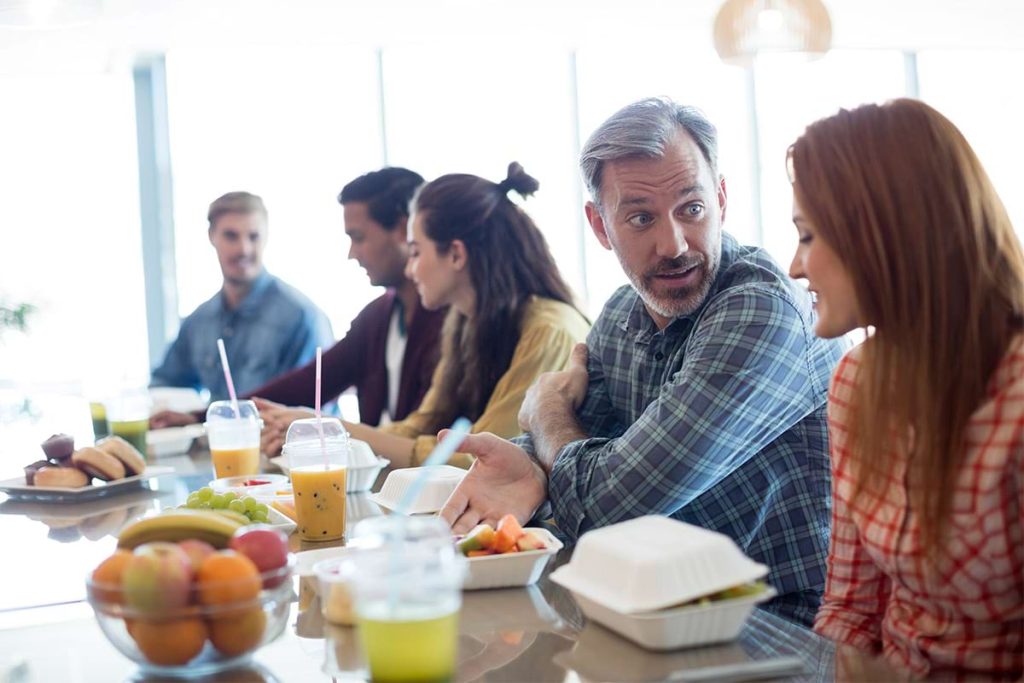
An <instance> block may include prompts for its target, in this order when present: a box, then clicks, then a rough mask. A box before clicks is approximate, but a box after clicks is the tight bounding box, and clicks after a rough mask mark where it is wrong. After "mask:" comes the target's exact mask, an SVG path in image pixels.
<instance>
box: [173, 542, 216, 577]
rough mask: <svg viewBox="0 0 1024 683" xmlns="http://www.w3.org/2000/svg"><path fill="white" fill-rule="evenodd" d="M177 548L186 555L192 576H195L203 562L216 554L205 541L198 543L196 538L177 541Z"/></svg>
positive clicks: (214, 549)
mask: <svg viewBox="0 0 1024 683" xmlns="http://www.w3.org/2000/svg"><path fill="white" fill-rule="evenodd" d="M178 547H179V548H181V549H182V550H184V551H185V554H186V555H188V559H189V563H190V564H191V565H192V574H197V573H198V572H199V566H200V565H201V564H202V563H203V560H205V559H206V558H207V557H209V556H210V555H213V554H214V553H215V552H217V549H216V548H214V547H213V546H212V545H210V544H209V543H207V542H206V541H200V540H199V539H198V538H190V539H188V540H187V541H178Z"/></svg>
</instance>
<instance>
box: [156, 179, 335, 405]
mask: <svg viewBox="0 0 1024 683" xmlns="http://www.w3.org/2000/svg"><path fill="white" fill-rule="evenodd" d="M207 219H208V220H209V224H210V228H209V236H210V244H212V245H213V247H214V249H215V250H216V251H217V258H218V259H219V261H220V269H221V273H222V274H223V276H224V284H223V286H222V287H221V290H220V291H219V292H218V293H217V294H215V295H214V296H213V297H212V298H211V299H210V300H209V301H206V302H205V303H203V304H201V305H200V306H199V307H198V308H197V309H196V310H195V311H193V312H192V314H191V315H190V316H188V317H187V318H185V320H184V321H183V322H182V323H181V329H180V331H179V332H178V338H177V339H175V340H174V343H172V344H171V347H170V349H169V350H168V351H167V356H166V357H165V358H164V362H163V364H162V365H160V367H158V368H156V369H155V370H153V377H152V381H151V382H150V386H154V387H161V386H169V387H194V388H195V389H203V388H205V389H209V391H210V400H214V401H216V400H221V399H225V398H227V397H228V389H227V383H226V382H225V380H224V371H223V370H222V368H221V364H220V356H219V354H218V351H217V339H218V338H223V339H224V345H225V347H226V349H227V354H228V362H229V363H230V364H231V375H232V379H233V380H234V383H235V389H236V390H237V391H238V393H239V395H241V394H245V393H246V392H248V391H250V390H252V389H255V388H256V387H258V386H260V385H262V384H263V383H265V382H267V381H268V380H270V379H271V378H273V377H276V376H277V375H280V374H281V373H283V372H285V371H287V370H291V369H292V368H296V367H300V366H302V365H304V364H305V363H307V362H308V361H309V360H310V359H311V358H313V357H314V356H315V354H316V347H317V346H323V347H325V348H326V347H329V346H330V345H331V344H332V343H333V342H334V335H333V334H332V332H331V324H330V322H328V320H327V316H325V315H324V314H323V312H322V311H320V309H318V308H317V307H316V306H315V305H314V304H313V302H312V301H310V300H309V299H308V298H306V297H305V296H304V295H303V294H301V293H300V292H299V291H298V290H296V289H294V288H292V287H291V286H289V285H287V284H285V283H284V282H282V281H281V280H279V279H277V278H276V277H274V276H273V275H271V274H270V273H268V272H267V271H266V270H265V269H264V268H263V249H264V247H265V246H266V241H267V210H266V208H265V207H264V205H263V200H262V199H260V198H259V197H258V196H256V195H254V194H249V193H248V192H229V193H228V194H226V195H224V196H222V197H220V198H218V199H217V200H216V201H214V202H213V203H212V204H210V210H209V213H208V215H207Z"/></svg>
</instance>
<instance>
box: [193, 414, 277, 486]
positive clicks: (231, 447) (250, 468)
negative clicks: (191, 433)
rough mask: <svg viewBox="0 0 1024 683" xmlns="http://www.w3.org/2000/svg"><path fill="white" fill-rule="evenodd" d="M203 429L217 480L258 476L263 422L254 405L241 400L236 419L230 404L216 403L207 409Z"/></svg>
mask: <svg viewBox="0 0 1024 683" xmlns="http://www.w3.org/2000/svg"><path fill="white" fill-rule="evenodd" d="M203 426H204V427H205V428H206V435H207V437H208V439H209V442H210V459H211V460H212V461H213V472H214V477H215V478H216V479H221V478H223V477H236V476H239V475H252V474H259V471H260V429H261V428H262V426H263V422H262V421H261V420H260V413H259V411H258V410H257V409H256V404H255V403H253V402H252V401H239V402H238V416H237V417H236V415H235V408H234V405H233V404H232V403H231V401H214V402H213V403H211V404H210V407H209V408H208V409H207V410H206V423H205V424H204V425H203Z"/></svg>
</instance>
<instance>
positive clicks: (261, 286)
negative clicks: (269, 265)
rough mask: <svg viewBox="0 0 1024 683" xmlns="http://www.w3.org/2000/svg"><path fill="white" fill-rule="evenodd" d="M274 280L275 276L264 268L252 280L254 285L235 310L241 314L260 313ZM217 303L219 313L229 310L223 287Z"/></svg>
mask: <svg viewBox="0 0 1024 683" xmlns="http://www.w3.org/2000/svg"><path fill="white" fill-rule="evenodd" d="M273 282H274V276H273V275H271V274H270V273H268V272H267V269H266V268H264V269H263V270H262V271H261V272H260V274H259V275H257V276H256V279H255V280H253V281H252V287H250V288H249V293H248V294H246V295H245V297H243V298H242V300H241V301H240V302H239V304H238V308H236V309H234V312H235V313H238V314H241V315H249V314H252V313H259V310H258V309H259V307H260V305H261V304H262V303H263V299H264V297H265V296H266V293H267V290H268V289H269V288H270V285H271V284H273ZM217 304H218V306H219V308H220V310H218V313H220V312H226V311H228V310H229V309H228V307H227V305H226V303H225V300H224V290H223V289H222V290H221V293H220V296H219V297H218V298H217Z"/></svg>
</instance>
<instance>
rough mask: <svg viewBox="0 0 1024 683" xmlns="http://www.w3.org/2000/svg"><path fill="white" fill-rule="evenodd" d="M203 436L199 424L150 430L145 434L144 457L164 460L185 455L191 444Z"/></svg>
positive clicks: (201, 426)
mask: <svg viewBox="0 0 1024 683" xmlns="http://www.w3.org/2000/svg"><path fill="white" fill-rule="evenodd" d="M203 434H204V430H203V425H201V424H194V425H185V426H184V427H165V428H164V429H151V430H149V431H148V432H147V433H146V455H147V456H149V457H150V458H164V457H167V456H169V455H180V454H181V453H187V452H188V449H189V448H191V447H192V442H193V441H195V440H196V439H197V438H199V437H200V436H202V435H203Z"/></svg>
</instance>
